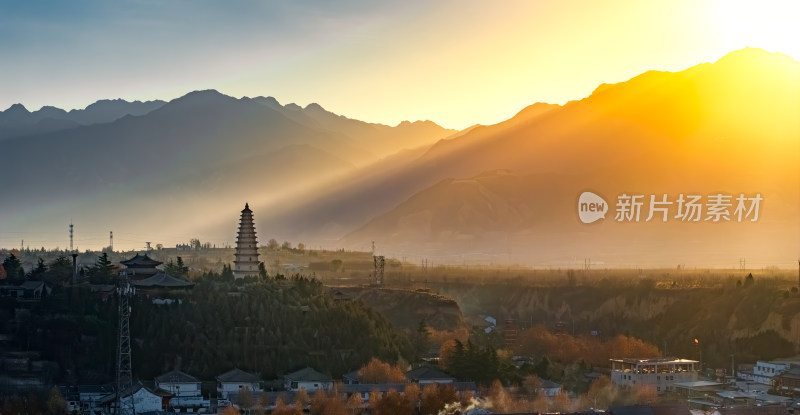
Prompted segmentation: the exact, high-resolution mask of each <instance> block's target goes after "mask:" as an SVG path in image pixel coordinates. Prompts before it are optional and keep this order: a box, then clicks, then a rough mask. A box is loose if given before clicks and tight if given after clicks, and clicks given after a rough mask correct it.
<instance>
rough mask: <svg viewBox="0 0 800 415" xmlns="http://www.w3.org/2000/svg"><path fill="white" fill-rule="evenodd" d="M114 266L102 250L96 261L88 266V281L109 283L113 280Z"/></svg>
mask: <svg viewBox="0 0 800 415" xmlns="http://www.w3.org/2000/svg"><path fill="white" fill-rule="evenodd" d="M116 268H117V267H115V266H114V265H113V264H111V261H109V260H108V253H106V252H103V254H102V255H100V256H99V257H98V258H97V261H96V262H95V263H94V265H93V266H92V267H90V268H89V282H91V283H92V284H111V283H113V282H114V274H116V272H115V271H116Z"/></svg>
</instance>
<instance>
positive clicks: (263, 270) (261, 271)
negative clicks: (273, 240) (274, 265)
mask: <svg viewBox="0 0 800 415" xmlns="http://www.w3.org/2000/svg"><path fill="white" fill-rule="evenodd" d="M258 278H259V279H261V280H265V279H267V267H266V266H265V265H264V263H263V262H259V263H258Z"/></svg>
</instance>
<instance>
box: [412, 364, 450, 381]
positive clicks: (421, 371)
mask: <svg viewBox="0 0 800 415" xmlns="http://www.w3.org/2000/svg"><path fill="white" fill-rule="evenodd" d="M406 378H408V380H409V381H410V382H414V383H418V384H419V385H420V386H423V385H427V384H429V383H453V382H455V381H456V378H454V377H453V376H451V375H448V374H447V373H444V372H442V371H441V370H439V369H437V368H435V367H431V366H420V367H418V368H416V369H412V370H409V371H408V372H406Z"/></svg>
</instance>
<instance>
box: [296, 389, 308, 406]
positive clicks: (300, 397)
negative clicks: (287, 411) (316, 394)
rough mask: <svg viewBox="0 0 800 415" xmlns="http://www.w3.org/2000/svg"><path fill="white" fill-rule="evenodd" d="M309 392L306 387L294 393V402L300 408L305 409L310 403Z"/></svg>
mask: <svg viewBox="0 0 800 415" xmlns="http://www.w3.org/2000/svg"><path fill="white" fill-rule="evenodd" d="M308 402H309V400H308V392H307V391H306V390H305V389H300V390H299V391H297V393H296V394H295V395H294V404H295V406H297V407H299V408H300V409H304V408H305V407H306V405H308Z"/></svg>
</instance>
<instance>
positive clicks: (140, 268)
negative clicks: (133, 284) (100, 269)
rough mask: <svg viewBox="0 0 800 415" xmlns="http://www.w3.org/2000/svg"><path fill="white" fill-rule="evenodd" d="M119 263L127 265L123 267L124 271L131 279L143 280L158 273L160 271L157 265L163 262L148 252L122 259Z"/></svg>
mask: <svg viewBox="0 0 800 415" xmlns="http://www.w3.org/2000/svg"><path fill="white" fill-rule="evenodd" d="M119 263H120V264H122V265H125V267H126V268H125V269H123V270H122V272H123V273H124V275H127V276H128V277H129V278H130V279H131V280H143V279H145V278H150V277H152V276H153V275H156V273H158V271H160V270H159V269H156V267H157V266H159V265H161V264H162V262H161V261H156V260H155V259H152V258H150V257H149V256H148V255H147V254H144V255H139V254H138V253H137V254H136V256H135V257H133V258H131V259H127V260H125V261H120V262H119Z"/></svg>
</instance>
